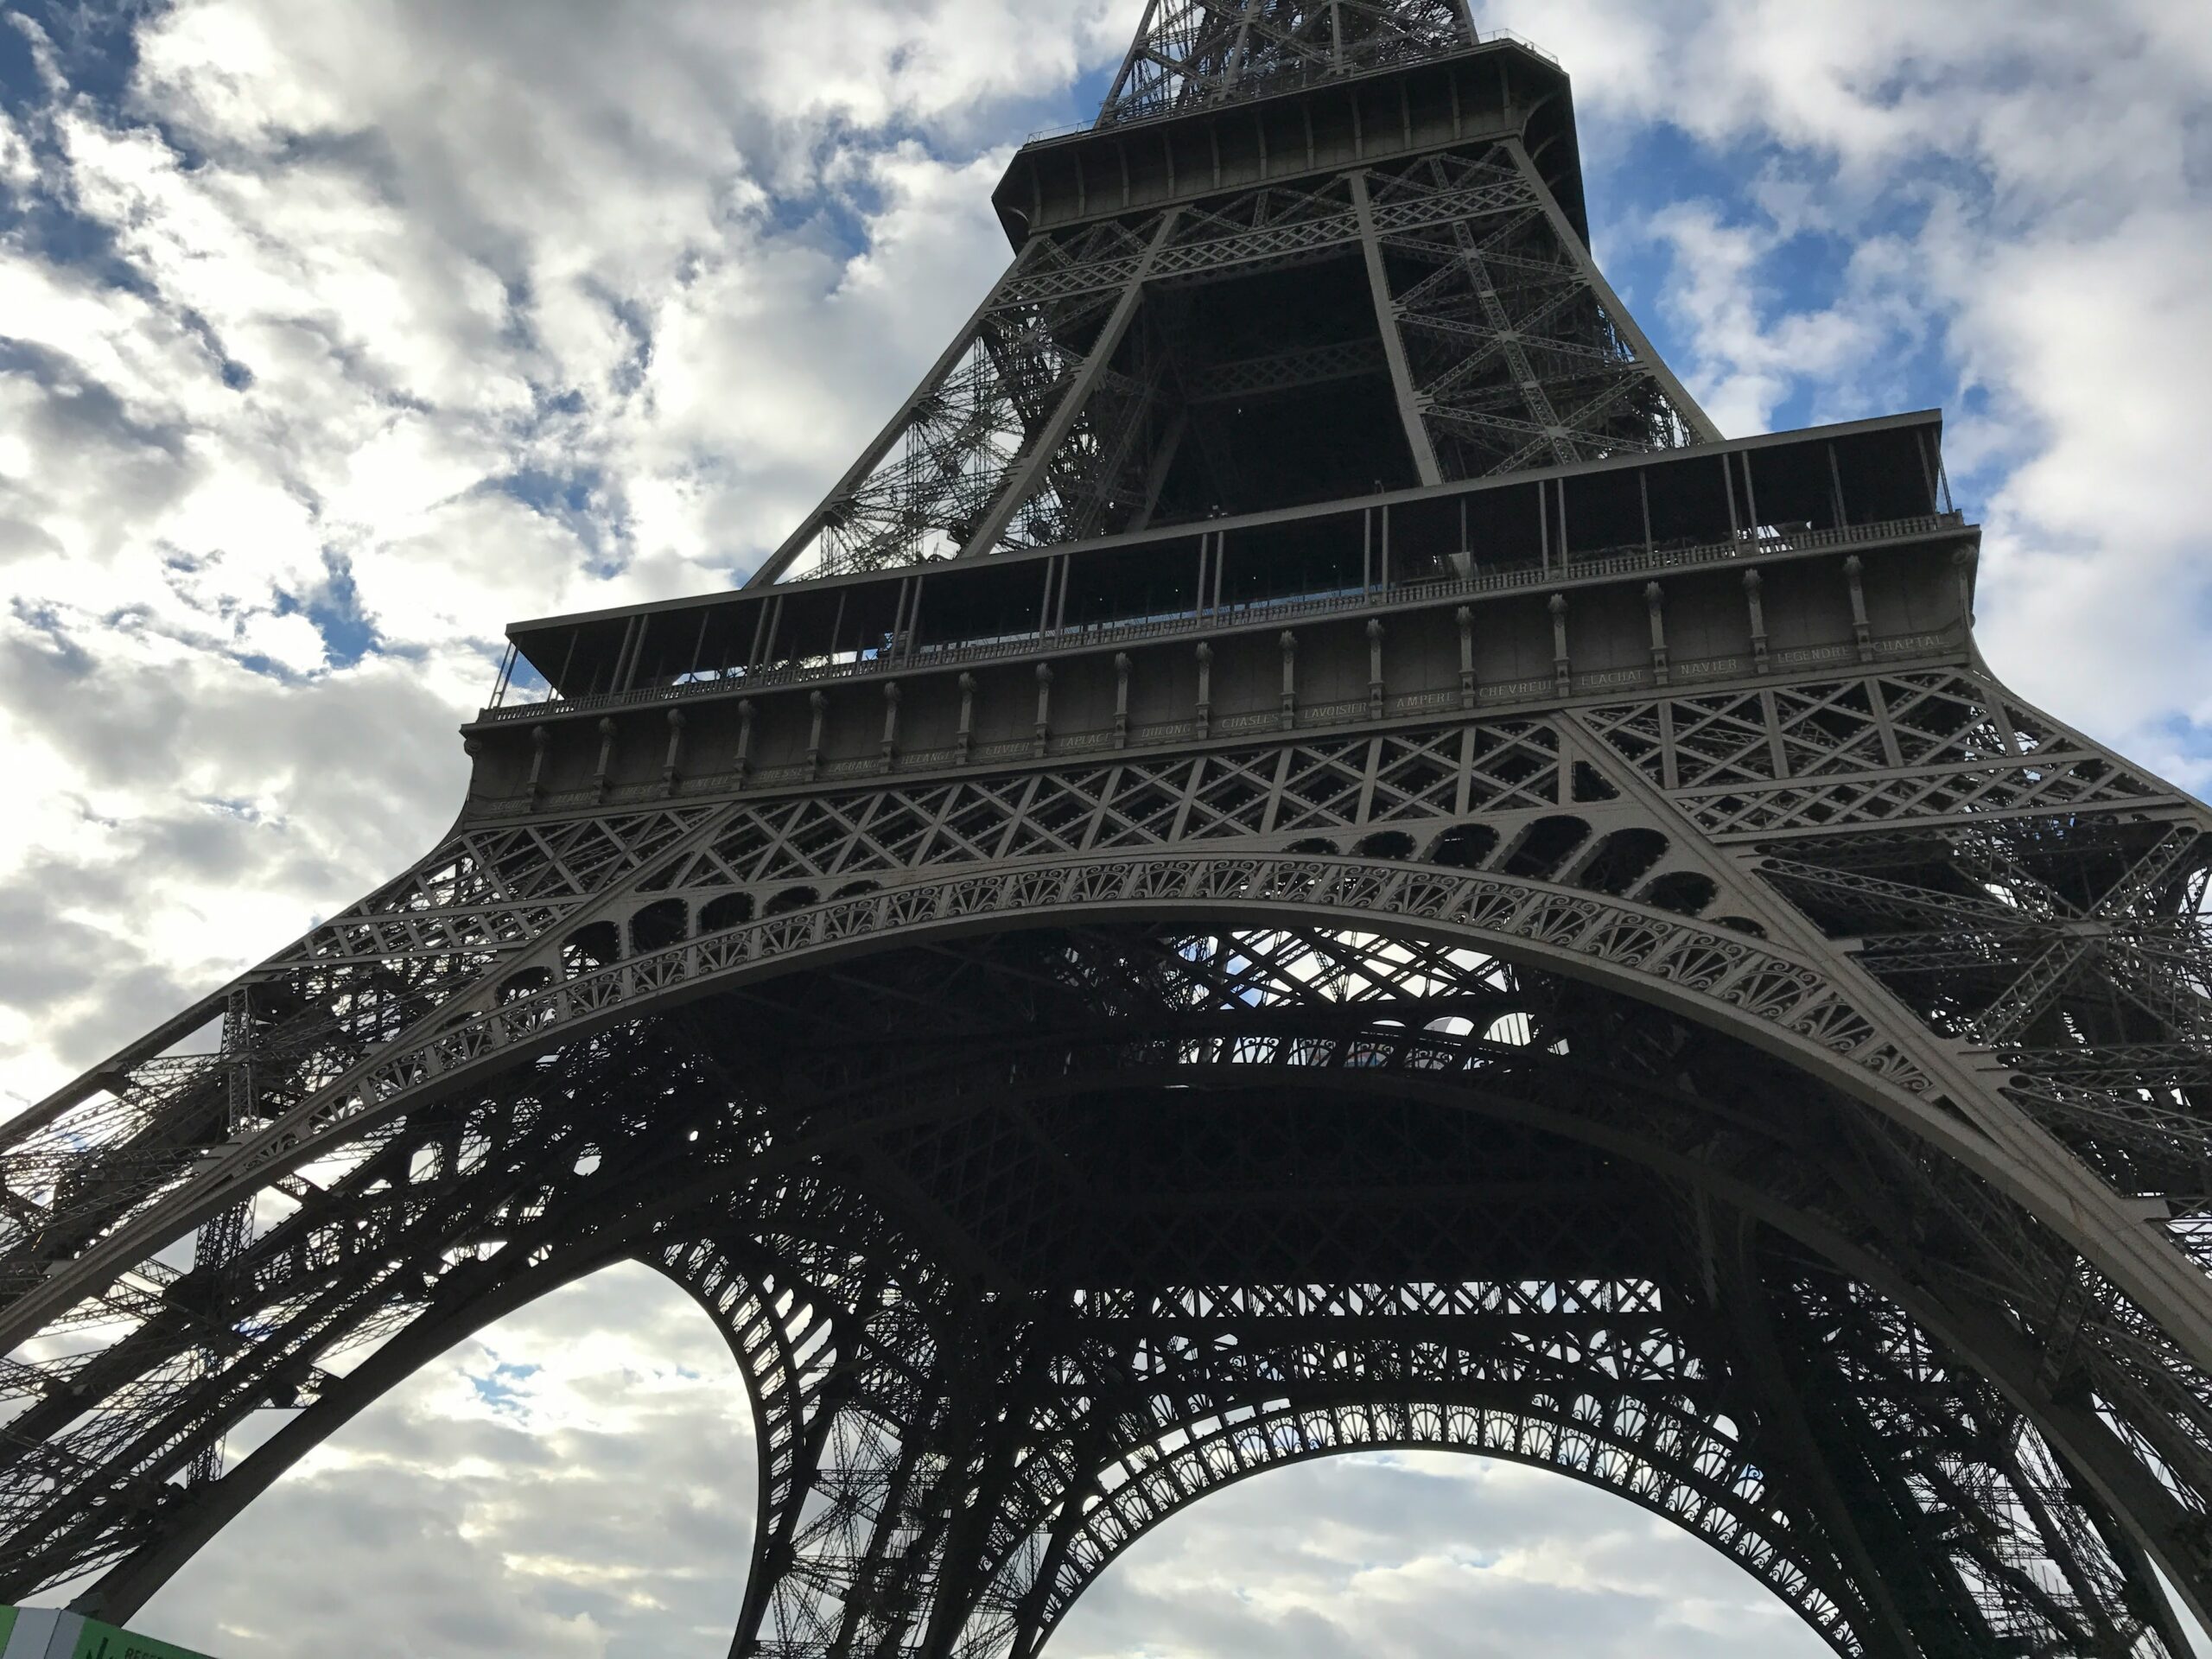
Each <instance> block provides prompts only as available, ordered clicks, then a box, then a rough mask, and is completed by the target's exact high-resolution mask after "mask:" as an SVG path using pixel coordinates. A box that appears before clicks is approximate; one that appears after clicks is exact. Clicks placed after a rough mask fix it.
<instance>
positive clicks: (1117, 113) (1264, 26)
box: [1098, 0, 1477, 127]
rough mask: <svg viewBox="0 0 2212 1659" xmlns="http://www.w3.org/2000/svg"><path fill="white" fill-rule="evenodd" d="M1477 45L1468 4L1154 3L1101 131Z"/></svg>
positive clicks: (1346, 0)
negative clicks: (1131, 122)
mask: <svg viewBox="0 0 2212 1659" xmlns="http://www.w3.org/2000/svg"><path fill="white" fill-rule="evenodd" d="M1476 40H1477V37H1476V35H1475V25H1474V20H1473V19H1472V18H1471V16H1469V15H1468V12H1467V8H1466V6H1465V3H1464V0H1395V3H1394V0H1380V3H1373V0H1151V3H1149V4H1148V5H1147V6H1146V8H1145V14H1144V21H1143V22H1141V23H1140V24H1138V25H1137V34H1136V39H1135V40H1134V41H1131V42H1130V44H1129V53H1128V56H1127V57H1126V58H1124V59H1122V67H1121V72H1120V73H1118V74H1116V76H1115V77H1114V84H1113V86H1111V87H1110V88H1109V89H1108V91H1107V93H1106V101H1105V103H1104V104H1103V105H1100V106H1099V111H1098V125H1099V126H1101V127H1110V126H1115V125H1117V124H1120V123H1122V122H1125V121H1142V120H1147V119H1149V118H1153V117H1154V116H1160V115H1173V114H1179V113H1182V112H1184V111H1189V110H1192V109H1195V108H1198V107H1200V106H1202V105H1211V104H1224V103H1227V102H1229V101H1230V100H1231V99H1239V98H1257V97H1259V96H1260V95H1262V93H1266V92H1283V91H1287V90H1288V89H1290V88H1293V87H1298V86H1312V85H1313V84H1314V83H1316V82H1319V81H1325V80H1332V79H1340V78H1342V77H1343V76H1344V75H1347V74H1357V73H1363V72H1366V71H1369V70H1374V69H1385V68H1389V67H1392V66H1394V65H1396V64H1402V63H1414V62H1419V61H1420V60H1422V59H1425V58H1431V57H1434V56H1436V55H1438V54H1441V53H1446V52H1452V51H1456V50H1459V49H1461V48H1465V47H1470V46H1473V45H1475V44H1476Z"/></svg>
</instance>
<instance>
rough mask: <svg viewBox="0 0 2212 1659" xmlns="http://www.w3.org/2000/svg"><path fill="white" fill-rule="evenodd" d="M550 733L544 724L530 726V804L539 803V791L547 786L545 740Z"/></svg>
mask: <svg viewBox="0 0 2212 1659" xmlns="http://www.w3.org/2000/svg"><path fill="white" fill-rule="evenodd" d="M548 735H550V734H548V733H547V731H546V729H545V728H544V727H543V726H533V727H531V728H530V784H529V791H530V804H531V806H533V807H535V806H536V805H537V797H538V794H539V792H540V791H542V790H543V788H544V786H545V740H546V738H547V737H548Z"/></svg>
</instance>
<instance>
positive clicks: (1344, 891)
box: [172, 859, 2094, 1595]
mask: <svg viewBox="0 0 2212 1659" xmlns="http://www.w3.org/2000/svg"><path fill="white" fill-rule="evenodd" d="M1122 922H1134V923H1139V924H1144V925H1154V926H1158V925H1170V926H1173V927H1175V928H1180V929H1189V928H1192V927H1198V928H1205V927H1207V926H1218V927H1224V928H1230V927H1235V928H1243V929H1245V930H1248V931H1250V930H1264V929H1265V928H1267V927H1268V926H1276V927H1281V928H1284V929H1289V928H1293V927H1304V928H1308V929H1313V928H1323V929H1327V928H1335V929H1338V930H1340V931H1344V932H1345V933H1346V934H1347V935H1348V936H1351V937H1373V936H1384V937H1390V938H1408V939H1415V940H1425V941H1431V942H1433V941H1436V940H1439V939H1442V940H1446V941H1456V942H1457V944H1455V945H1446V946H1441V947H1439V948H1446V949H1449V948H1461V949H1484V950H1494V951H1495V952H1496V953H1497V955H1498V956H1500V957H1510V958H1512V959H1516V960H1521V961H1533V962H1535V963H1541V964H1542V965H1543V966H1545V967H1547V968H1550V969H1554V970H1556V971H1559V972H1561V973H1563V974H1565V975H1567V976H1569V977H1572V978H1575V979H1579V980H1583V981H1588V982H1594V983H1596V984H1598V985H1599V986H1600V987H1602V988H1606V989H1609V990H1610V989H1618V988H1622V987H1623V986H1624V985H1625V986H1630V987H1635V988H1637V989H1638V990H1640V992H1641V995H1635V994H1634V993H1632V999H1633V1000H1635V1001H1640V1002H1649V1003H1652V1004H1655V1005H1660V1006H1665V1007H1671V1008H1674V1009H1676V1010H1678V1011H1681V1012H1684V1013H1688V1014H1693V1015H1694V1016H1695V1017H1697V1018H1698V1019H1699V1020H1700V1022H1701V1023H1704V1024H1707V1025H1709V1026H1714V1027H1720V1028H1722V1029H1725V1030H1733V1031H1736V1032H1737V1033H1739V1034H1741V1035H1743V1036H1745V1037H1746V1038H1748V1039H1751V1041H1753V1042H1754V1043H1756V1044H1757V1045H1758V1046H1760V1047H1763V1048H1764V1049H1766V1050H1767V1051H1768V1052H1770V1053H1773V1054H1775V1055H1776V1056H1777V1058H1782V1059H1783V1060H1785V1061H1787V1062H1788V1063H1789V1064H1791V1065H1798V1066H1800V1067H1801V1068H1802V1069H1803V1070H1805V1071H1813V1072H1815V1074H1816V1075H1821V1076H1825V1077H1828V1078H1829V1079H1830V1080H1832V1081H1833V1082H1834V1084H1836V1085H1837V1086H1838V1087H1839V1088H1840V1089H1842V1090H1846V1091H1847V1092H1848V1093H1849V1094H1850V1095H1852V1096H1854V1097H1856V1098H1857V1099H1859V1100H1860V1101H1861V1102H1867V1101H1870V1100H1871V1101H1874V1102H1877V1103H1883V1104H1884V1105H1885V1107H1886V1108H1888V1109H1891V1115H1892V1119H1893V1121H1897V1122H1904V1123H1906V1124H1914V1123H1915V1122H1916V1116H1915V1112H1914V1108H1915V1107H1916V1106H1917V1107H1918V1108H1919V1109H1920V1110H1921V1111H1922V1112H1923V1113H1924V1114H1925V1115H1926V1116H1930V1117H1933V1118H1935V1119H1936V1121H1937V1122H1942V1121H1943V1118H1942V1109H1941V1108H1940V1107H1937V1106H1934V1105H1931V1103H1929V1100H1928V1099H1927V1098H1925V1096H1926V1094H1927V1093H1928V1092H1929V1088H1928V1080H1927V1078H1926V1077H1925V1074H1924V1073H1922V1072H1920V1071H1918V1070H1917V1069H1916V1067H1915V1065H1913V1063H1912V1062H1911V1061H1910V1060H1908V1059H1906V1058H1904V1057H1902V1056H1899V1055H1897V1053H1896V1052H1895V1051H1894V1050H1893V1049H1890V1048H1887V1047H1886V1046H1884V1045H1881V1044H1880V1043H1879V1042H1878V1039H1877V1038H1876V1037H1875V1035H1874V1027H1873V1026H1872V1022H1871V1021H1869V1020H1866V1017H1865V1016H1864V1015H1863V1014H1860V1013H1859V1010H1858V1009H1856V1008H1855V1007H1853V1006H1852V1005H1851V1004H1850V1003H1849V1002H1848V1001H1847V1000H1846V999H1845V998H1844V997H1843V996H1842V995H1841V994H1840V993H1839V992H1838V991H1836V990H1835V989H1834V987H1833V985H1832V984H1831V983H1829V982H1827V981H1825V980H1822V979H1821V978H1820V977H1819V976H1814V975H1812V974H1811V973H1810V971H1809V970H1807V969H1802V965H1801V964H1796V963H1793V962H1792V961H1791V959H1790V958H1789V957H1787V956H1786V955H1784V954H1783V953H1782V952H1781V951H1779V950H1772V949H1770V948H1767V947H1764V946H1762V945H1760V944H1756V943H1754V942H1750V941H1746V940H1744V939H1742V938H1730V937H1727V936H1725V935H1721V934H1716V933H1713V932H1711V931H1706V930H1702V929H1698V928H1695V927H1692V926H1687V925H1682V924H1681V923H1680V922H1679V920H1678V919H1675V920H1664V919H1662V918H1657V917H1656V916H1654V915H1653V914H1651V913H1649V912H1642V911H1639V910H1638V909H1637V907H1636V906H1630V905H1624V904H1618V903H1609V902H1606V901H1605V900H1602V899H1592V897H1591V896H1590V895H1587V894H1582V893H1570V892H1566V891H1564V890H1560V889H1557V888H1553V887H1547V886H1545V885H1543V884H1537V883H1515V882H1511V881H1507V880H1500V879H1499V878H1496V877H1491V876H1487V875H1483V876H1469V877H1465V878H1460V877H1457V876H1452V875H1450V874H1445V873H1440V872H1437V871H1433V870H1421V869H1417V868H1414V869H1408V868H1406V867H1403V866H1389V867H1378V866H1376V865H1372V864H1363V863H1361V862H1358V861H1337V860H1330V861H1320V860H1291V859H1243V860H1237V861H1217V862H1213V863H1197V862H1195V861H1188V860H1182V861H1169V860H1162V859H1143V860H1132V859H1122V860H1116V861H1089V860H1086V861H1069V862H1068V863H1067V864H1066V865H1064V866H1061V867H1057V868H1051V869H1047V870H1043V871H1025V872H1022V873H1021V874H1020V875H1019V876H1007V875H1004V874H1001V875H997V876H991V877H981V878H970V879H968V880H946V881H942V882H937V883H930V884H918V885H916V886H914V887H906V888H898V889H891V890H887V891H885V892H882V893H873V894H868V895H864V896H859V897H855V898H854V899H848V900H844V901H838V902H834V903H831V904H829V905H823V906H817V907H816V908H815V909H814V910H812V911H809V912H799V913H798V914H795V915H793V916H791V917H788V918H784V917H779V918H766V919H764V920H762V921H760V922H754V923H748V924H746V925H742V926H741V927H738V928H735V929H733V930H732V931H730V932H729V933H728V934H727V935H724V936H718V937H715V938H703V939H693V940H689V941H686V942H685V943H683V944H681V945H678V946H675V947H671V948H670V949H668V950H663V951H661V952H658V953H649V954H646V955H643V956H635V957H630V958H626V959H625V960H624V961H622V962H620V963H614V964H609V965H607V966H605V967H603V968H600V969H594V970H592V971H590V972H588V973H585V974H582V975H581V976H578V977H576V978H575V979H572V980H569V981H567V982H563V983H562V984H560V985H557V986H554V987H549V988H544V989H543V990H541V991H537V992H533V993H527V994H524V995H521V996H518V997H517V998H516V999H515V1000H514V1001H512V1002H509V1003H507V1004H506V1005H505V1006H504V1007H499V1008H497V1009H495V1010H492V1011H488V1012H485V1013H481V1014H470V1015H469V1016H468V1017H467V1019H466V1020H464V1021H462V1022H461V1023H458V1024H456V1025H454V1027H452V1028H451V1029H450V1030H449V1031H448V1032H447V1033H442V1035H441V1037H440V1038H439V1039H435V1040H434V1041H432V1042H430V1043H428V1044H425V1045H423V1046H420V1047H418V1048H416V1049H413V1050H411V1051H410V1052H408V1053H405V1054H403V1055H398V1056H394V1057H391V1058H390V1059H389V1060H388V1061H387V1062H386V1064H387V1065H389V1066H390V1067H391V1070H389V1071H386V1072H385V1073H384V1080H385V1083H387V1084H389V1085H390V1087H389V1090H388V1092H385V1093H383V1094H382V1095H381V1096H378V1095H377V1094H376V1093H375V1092H373V1091H372V1090H363V1091H362V1092H361V1093H359V1095H358V1096H356V1097H355V1098H354V1099H353V1101H351V1102H345V1101H340V1103H339V1104H340V1106H346V1105H351V1106H352V1107H353V1109H352V1110H350V1111H348V1110H340V1111H337V1112H336V1113H334V1116H332V1117H331V1118H329V1119H328V1120H327V1122H326V1123H324V1124H321V1125H319V1124H317V1123H315V1122H313V1121H311V1120H306V1119H302V1120H298V1121H297V1122H296V1124H295V1128H296V1129H298V1128H306V1129H307V1130H308V1131H309V1133H308V1138H307V1139H306V1140H305V1141H302V1142H296V1143H295V1144H294V1145H293V1146H291V1147H277V1148H274V1149H271V1150H269V1155H267V1156H265V1157H264V1159H263V1160H260V1161H259V1162H258V1163H256V1162H255V1161H254V1160H252V1158H251V1155H250V1154H252V1153H253V1152H254V1150H255V1146H256V1143H251V1142H250V1143H248V1145H247V1146H245V1147H241V1148H240V1149H239V1154H234V1156H237V1157H239V1158H242V1159H244V1160H245V1170H244V1171H242V1172H240V1173H243V1174H246V1175H248V1176H250V1177H257V1178H258V1179H270V1177H271V1176H272V1175H273V1174H274V1173H276V1172H277V1170H279V1169H281V1168H283V1167H284V1166H286V1165H287V1164H289V1163H291V1162H294V1161H304V1159H301V1158H298V1157H297V1154H299V1153H300V1151H301V1149H302V1146H304V1147H305V1148H306V1155H307V1156H314V1155H317V1154H320V1153H321V1152H322V1151H323V1150H324V1149H325V1148H327V1147H329V1146H331V1145H333V1144H343V1142H344V1137H345V1135H347V1134H349V1133H350V1134H357V1135H358V1134H362V1133H366V1132H368V1131H369V1130H371V1129H373V1128H376V1127H377V1126H378V1124H381V1123H389V1122H397V1121H398V1120H399V1119H401V1118H402V1117H404V1116H406V1115H408V1114H410V1113H411V1112H414V1111H416V1110H418V1109H424V1108H427V1107H429V1106H431V1105H433V1104H435V1103H436V1102H438V1101H441V1100H444V1099H450V1098H453V1097H454V1096H457V1095H461V1094H462V1093H464V1092H465V1091H466V1090H468V1089H469V1088H470V1086H471V1085H472V1084H475V1083H478V1082H480V1080H482V1079H486V1078H490V1077H496V1076H499V1075H501V1074H502V1073H505V1072H512V1071H514V1070H516V1069H517V1068H518V1067H520V1066H521V1065H523V1063H524V1062H525V1061H527V1060H530V1059H531V1058H534V1057H537V1056H542V1055H546V1054H550V1053H553V1052H556V1051H559V1050H563V1049H564V1048H566V1047H571V1046H576V1045H580V1044H589V1043H591V1042H594V1041H598V1040H601V1037H602V1035H603V1034H604V1033H614V1032H618V1031H620V1030H623V1029H627V1028H632V1027H635V1026H636V1025H637V1024H638V1022H639V1020H641V1019H642V1018H643V1017H645V1016H647V1015H654V1016H666V1017H671V1018H681V1017H682V1015H683V1009H684V1007H686V1006H687V1004H688V1003H689V1001H690V1000H691V999H693V998H695V997H696V996H698V995H704V994H706V993H708V992H709V991H712V990H718V989H725V988H732V989H734V988H742V987H744V986H747V985H756V984H764V983H769V982H773V981H775V980H777V979H779V978H780V977H782V976H785V975H788V974H790V973H792V972H795V971H798V970H799V969H804V968H809V967H813V966H818V965H831V964H837V963H851V962H855V961H858V960H861V959H863V958H867V957H874V956H879V955H880V954H881V953H883V952H884V951H885V950H887V949H890V948H893V947H896V946H899V945H901V944H931V943H938V942H944V941H957V940H961V939H975V938H988V937H992V936H995V935H1004V934H1007V933H1008V932H1009V931H1014V930H1015V929H1018V928H1025V927H1027V928H1033V927H1040V926H1041V927H1053V928H1060V929H1065V928H1068V927H1071V926H1082V925H1090V924H1093V923H1101V924H1118V923H1122ZM1916 1083H1917V1084H1919V1085H1920V1086H1918V1087H1915V1086H1914V1085H1915V1084H1916ZM280 1127H282V1126H280ZM324 1128H327V1129H328V1131H329V1133H328V1134H325V1133H323V1130H324ZM754 1156H755V1157H756V1158H757V1159H758V1160H760V1166H762V1167H763V1168H766V1167H772V1166H773V1164H774V1163H775V1161H776V1160H778V1159H788V1160H795V1161H803V1160H804V1159H805V1158H806V1157H807V1156H809V1151H808V1147H807V1143H806V1142H805V1141H804V1139H803V1138H800V1139H797V1140H793V1139H790V1138H788V1137H787V1136H785V1135H784V1134H783V1132H782V1131H780V1130H771V1129H769V1128H766V1127H765V1126H764V1128H763V1130H762V1132H761V1135H760V1139H759V1140H758V1141H757V1144H756V1146H755V1148H754ZM223 1201H224V1202H229V1201H232V1200H230V1199H229V1198H227V1196H226V1198H224V1200H223ZM172 1218H173V1217H172ZM617 1232H619V1230H617V1231H616V1232H610V1233H608V1234H607V1235H604V1236H600V1237H598V1238H596V1239H595V1240H594V1241H593V1242H594V1243H595V1244H597V1245H598V1246H599V1247H601V1248H613V1240H614V1238H615V1237H616V1236H617ZM644 1242H645V1241H644V1238H643V1236H641V1235H639V1234H637V1233H635V1232H634V1231H633V1232H632V1233H631V1234H629V1235H628V1236H626V1238H625V1239H624V1241H623V1244H622V1248H624V1249H639V1248H643V1245H644ZM557 1259H558V1258H557V1257H553V1256H549V1257H548V1261H549V1262H552V1261H555V1260H557ZM732 1306H733V1307H734V1306H735V1304H734V1303H733V1304H732ZM433 1323H435V1322H433ZM745 1324H746V1325H747V1328H752V1327H753V1326H755V1325H758V1324H759V1320H758V1319H757V1318H748V1319H747V1320H746V1321H745ZM787 1335H788V1332H787ZM825 1421H827V1420H825ZM836 1421H839V1422H846V1421H851V1419H850V1417H849V1414H840V1416H839V1417H838V1418H837V1420H836ZM2091 1461H2092V1463H2093V1464H2094V1459H2091ZM244 1472H245V1470H244V1468H243V1467H242V1468H241V1470H240V1471H238V1473H240V1474H243V1473H244ZM224 1484H228V1483H227V1480H226V1483H224ZM767 1502H768V1500H767V1499H766V1498H764V1503H767ZM794 1548H796V1542H795V1543H794ZM748 1595H750V1592H748Z"/></svg>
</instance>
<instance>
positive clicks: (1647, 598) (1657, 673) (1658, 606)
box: [1643, 582, 1667, 685]
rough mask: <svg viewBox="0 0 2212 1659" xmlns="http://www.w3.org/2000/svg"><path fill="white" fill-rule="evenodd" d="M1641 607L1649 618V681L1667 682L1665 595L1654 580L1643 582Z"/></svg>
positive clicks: (1660, 683)
mask: <svg viewBox="0 0 2212 1659" xmlns="http://www.w3.org/2000/svg"><path fill="white" fill-rule="evenodd" d="M1643 608H1644V610H1645V611H1646V612H1647V613H1649V616H1650V619H1651V683H1652V684H1654V685H1664V684H1666V683H1667V595H1666V593H1665V592H1664V590H1662V588H1660V586H1659V584H1658V583H1657V582H1645V583H1644V584H1643Z"/></svg>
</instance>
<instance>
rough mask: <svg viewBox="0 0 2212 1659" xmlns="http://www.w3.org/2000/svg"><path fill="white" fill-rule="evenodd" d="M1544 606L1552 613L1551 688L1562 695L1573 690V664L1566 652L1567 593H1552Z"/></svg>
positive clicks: (1566, 694)
mask: <svg viewBox="0 0 2212 1659" xmlns="http://www.w3.org/2000/svg"><path fill="white" fill-rule="evenodd" d="M1545 608H1546V609H1547V610H1548V611H1550V612H1551V613H1552V688H1553V690H1555V691H1556V692H1558V694H1559V695H1560V696H1562V697H1564V696H1568V695H1570V694H1571V693H1572V692H1573V690H1574V666H1573V663H1572V662H1570V661H1569V660H1568V658H1567V595H1566V594H1553V595H1552V598H1551V603H1550V604H1549V605H1548V606H1547V607H1545Z"/></svg>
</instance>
